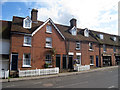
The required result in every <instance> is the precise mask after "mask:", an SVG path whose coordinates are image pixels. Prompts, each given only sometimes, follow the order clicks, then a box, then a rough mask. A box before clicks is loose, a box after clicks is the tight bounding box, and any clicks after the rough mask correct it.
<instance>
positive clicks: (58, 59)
mask: <svg viewBox="0 0 120 90" xmlns="http://www.w3.org/2000/svg"><path fill="white" fill-rule="evenodd" d="M56 67H59V68H60V55H56Z"/></svg>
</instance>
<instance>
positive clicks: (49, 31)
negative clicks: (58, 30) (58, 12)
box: [46, 25, 52, 33]
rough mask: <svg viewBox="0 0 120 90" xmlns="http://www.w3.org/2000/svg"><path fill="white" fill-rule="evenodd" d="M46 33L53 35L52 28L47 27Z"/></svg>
mask: <svg viewBox="0 0 120 90" xmlns="http://www.w3.org/2000/svg"><path fill="white" fill-rule="evenodd" d="M46 32H47V33H52V26H51V25H47V27H46Z"/></svg>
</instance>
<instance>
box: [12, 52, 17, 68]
mask: <svg viewBox="0 0 120 90" xmlns="http://www.w3.org/2000/svg"><path fill="white" fill-rule="evenodd" d="M17 69H18V54H12V65H11V70H17Z"/></svg>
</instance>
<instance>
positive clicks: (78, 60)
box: [77, 55, 81, 64]
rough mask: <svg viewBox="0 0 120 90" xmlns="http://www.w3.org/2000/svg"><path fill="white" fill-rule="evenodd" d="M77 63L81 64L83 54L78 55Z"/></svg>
mask: <svg viewBox="0 0 120 90" xmlns="http://www.w3.org/2000/svg"><path fill="white" fill-rule="evenodd" d="M77 64H81V56H80V55H78V56H77Z"/></svg>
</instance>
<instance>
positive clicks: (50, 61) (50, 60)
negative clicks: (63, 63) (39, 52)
mask: <svg viewBox="0 0 120 90" xmlns="http://www.w3.org/2000/svg"><path fill="white" fill-rule="evenodd" d="M47 55H48V56H49V57H51V58H49V59H46V56H47ZM47 61H48V64H52V55H51V54H46V55H45V63H47Z"/></svg>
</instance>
